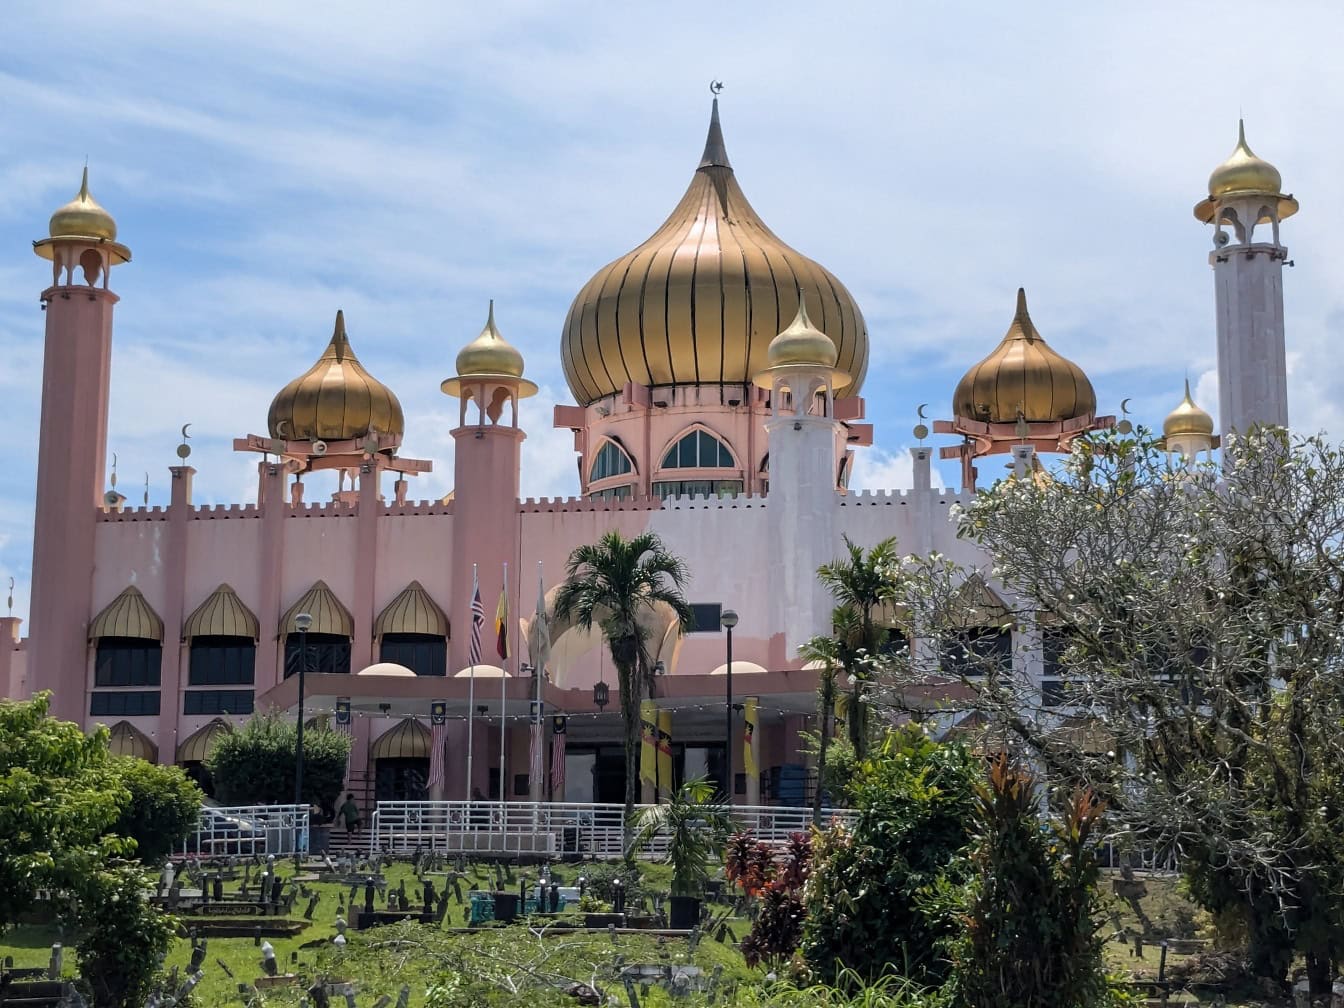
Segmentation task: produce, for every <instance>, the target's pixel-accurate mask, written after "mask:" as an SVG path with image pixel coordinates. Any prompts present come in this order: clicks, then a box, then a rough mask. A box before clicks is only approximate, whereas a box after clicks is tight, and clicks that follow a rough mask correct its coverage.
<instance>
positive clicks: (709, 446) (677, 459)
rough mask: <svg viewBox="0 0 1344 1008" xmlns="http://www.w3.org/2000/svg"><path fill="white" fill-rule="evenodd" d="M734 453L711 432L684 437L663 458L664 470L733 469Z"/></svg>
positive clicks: (700, 431) (694, 432) (692, 432)
mask: <svg viewBox="0 0 1344 1008" xmlns="http://www.w3.org/2000/svg"><path fill="white" fill-rule="evenodd" d="M735 464H736V463H734V462H733V453H732V452H730V451H729V450H728V446H727V445H726V444H724V443H723V442H722V441H720V440H719V439H718V438H716V437H715V436H714V435H713V434H711V433H709V431H704V430H693V431H691V432H690V433H689V434H685V435H683V436H682V437H681V438H680V439H679V440H678V441H677V443H676V444H674V445H673V446H672V447H671V448H669V449H668V450H667V454H665V455H664V456H663V468H664V469H732V468H733V467H734V465H735Z"/></svg>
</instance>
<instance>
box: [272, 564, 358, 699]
mask: <svg viewBox="0 0 1344 1008" xmlns="http://www.w3.org/2000/svg"><path fill="white" fill-rule="evenodd" d="M299 613H307V614H308V615H309V616H311V617H312V618H313V625H312V626H311V627H310V628H309V630H308V634H307V640H306V646H307V656H306V659H305V662H306V669H307V671H308V672H309V673H313V672H324V673H338V674H344V675H348V674H349V673H350V638H351V637H353V636H354V633H355V621H354V618H353V617H352V616H351V615H350V610H349V609H347V608H346V607H345V605H344V604H343V603H342V602H341V600H340V599H338V598H337V597H336V595H335V593H334V592H333V591H332V590H331V589H330V588H328V587H327V583H326V582H325V581H317V582H315V583H314V584H313V586H312V587H311V588H309V589H308V590H307V591H306V592H304V593H303V595H301V596H300V597H299V599H298V601H297V602H295V603H294V604H293V605H292V606H290V607H289V610H288V611H287V612H286V613H285V615H284V618H283V619H281V621H280V632H281V633H282V634H284V637H285V678H286V679H288V678H289V677H290V676H292V675H293V674H294V673H295V672H297V671H298V670H299V646H300V639H301V638H302V637H303V636H304V635H303V634H300V633H299V627H298V624H297V623H295V618H296V617H297V616H298V615H299Z"/></svg>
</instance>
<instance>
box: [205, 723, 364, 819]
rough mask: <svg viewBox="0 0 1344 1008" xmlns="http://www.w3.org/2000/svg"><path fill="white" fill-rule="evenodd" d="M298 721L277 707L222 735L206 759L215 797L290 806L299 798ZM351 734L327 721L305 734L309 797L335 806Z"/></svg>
mask: <svg viewBox="0 0 1344 1008" xmlns="http://www.w3.org/2000/svg"><path fill="white" fill-rule="evenodd" d="M297 736H298V733H297V731H296V729H295V726H294V723H293V722H292V721H290V720H288V719H287V718H284V717H282V716H280V715H279V714H277V713H276V712H274V711H267V712H265V713H261V714H258V715H256V716H254V717H253V718H252V719H251V720H250V721H248V723H247V724H246V725H244V726H243V727H242V728H241V729H240V730H238V731H235V732H230V733H229V734H227V735H224V736H222V737H221V738H220V739H219V741H218V742H216V743H215V747H214V750H213V751H212V752H211V753H210V758H209V759H208V760H207V761H206V767H207V769H209V771H210V774H211V776H212V777H213V778H214V782H215V796H216V797H217V798H218V799H219V800H220V801H221V802H223V803H224V804H226V805H284V804H288V803H290V802H293V801H294V757H295V754H296V753H297V751H298V742H297ZM349 757H350V737H349V736H348V735H343V734H341V733H340V732H334V731H331V730H330V729H328V728H326V727H325V726H318V727H316V728H308V729H306V730H305V731H304V733H303V800H304V801H305V802H308V803H312V804H315V805H319V806H322V807H324V808H325V807H330V806H332V805H333V804H334V801H335V799H336V797H337V796H338V795H339V794H340V791H341V786H342V785H343V784H344V782H345V766H346V761H347V760H348V759H349Z"/></svg>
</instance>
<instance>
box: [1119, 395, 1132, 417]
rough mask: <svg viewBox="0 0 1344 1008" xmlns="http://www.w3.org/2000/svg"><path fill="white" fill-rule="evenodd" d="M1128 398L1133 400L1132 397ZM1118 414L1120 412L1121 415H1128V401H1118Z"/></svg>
mask: <svg viewBox="0 0 1344 1008" xmlns="http://www.w3.org/2000/svg"><path fill="white" fill-rule="evenodd" d="M1130 398H1133V397H1132V396H1131V397H1130ZM1120 412H1121V413H1128V412H1129V399H1121V400H1120Z"/></svg>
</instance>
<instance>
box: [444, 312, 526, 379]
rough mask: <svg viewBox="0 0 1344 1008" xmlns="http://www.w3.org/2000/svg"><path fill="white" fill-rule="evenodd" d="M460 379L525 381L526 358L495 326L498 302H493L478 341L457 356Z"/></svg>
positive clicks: (463, 349) (472, 342) (470, 344)
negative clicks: (514, 379) (524, 366)
mask: <svg viewBox="0 0 1344 1008" xmlns="http://www.w3.org/2000/svg"><path fill="white" fill-rule="evenodd" d="M457 375H458V377H459V378H478V377H479V378H521V377H522V376H523V355H522V354H521V353H519V352H518V350H517V348H516V347H513V346H511V345H510V344H509V342H508V341H507V340H506V339H505V338H504V337H503V336H501V335H500V333H499V328H498V327H497V326H496V325H495V302H494V300H493V299H491V301H490V311H489V314H488V315H487V316H486V319H485V328H484V329H482V330H481V334H480V335H479V336H477V337H476V338H475V339H474V340H472V341H471V342H470V343H468V344H467V345H466V346H464V347H463V348H462V349H461V350H460V351H459V352H458V355H457Z"/></svg>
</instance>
